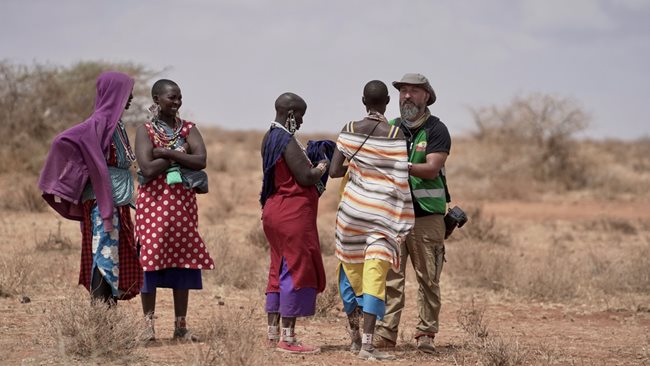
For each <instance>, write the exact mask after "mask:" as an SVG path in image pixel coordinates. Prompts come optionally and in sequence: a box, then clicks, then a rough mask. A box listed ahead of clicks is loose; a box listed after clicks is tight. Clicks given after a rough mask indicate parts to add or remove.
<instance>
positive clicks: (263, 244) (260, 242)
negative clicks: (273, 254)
mask: <svg viewBox="0 0 650 366" xmlns="http://www.w3.org/2000/svg"><path fill="white" fill-rule="evenodd" d="M246 241H247V242H248V244H251V245H252V246H254V247H256V248H260V249H263V250H264V251H266V252H268V251H269V241H268V240H267V239H266V234H264V228H262V225H261V224H260V223H256V224H255V226H253V227H252V228H251V229H250V231H249V232H248V234H246Z"/></svg>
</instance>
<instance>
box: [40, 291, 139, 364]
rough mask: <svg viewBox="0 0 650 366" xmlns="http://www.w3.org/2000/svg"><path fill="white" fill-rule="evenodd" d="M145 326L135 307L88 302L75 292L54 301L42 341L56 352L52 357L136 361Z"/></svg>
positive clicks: (45, 322) (98, 360) (86, 298)
mask: <svg viewBox="0 0 650 366" xmlns="http://www.w3.org/2000/svg"><path fill="white" fill-rule="evenodd" d="M146 327H147V325H146V322H145V320H144V317H143V316H142V314H140V312H139V311H138V310H136V309H135V308H128V307H126V306H119V305H118V306H112V307H109V306H108V305H107V303H105V302H102V301H94V302H92V303H91V301H90V299H89V297H88V296H81V295H80V294H79V293H78V292H70V293H68V294H66V296H65V298H64V299H62V300H60V301H57V302H55V303H54V304H53V305H52V307H51V308H50V309H49V311H48V313H47V316H46V318H45V319H44V324H43V330H44V335H45V337H46V339H45V343H47V344H49V345H51V346H53V347H51V349H52V350H53V352H58V354H55V355H54V356H56V357H60V358H62V359H69V358H73V359H82V360H84V361H89V362H90V361H94V362H100V361H101V362H107V361H122V362H127V361H129V362H134V361H137V360H138V359H139V358H140V357H141V356H142V355H141V354H140V352H139V351H138V347H139V346H140V345H142V344H143V341H142V339H143V336H144V334H145V330H146Z"/></svg>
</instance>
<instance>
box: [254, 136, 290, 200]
mask: <svg viewBox="0 0 650 366" xmlns="http://www.w3.org/2000/svg"><path fill="white" fill-rule="evenodd" d="M291 137H293V135H292V134H290V133H289V132H288V131H287V130H285V129H283V128H279V127H273V126H271V129H270V130H269V132H268V135H267V137H266V141H265V142H264V146H263V147H262V169H263V172H264V182H263V184H262V192H261V193H260V203H261V204H262V207H264V204H265V203H266V200H267V199H268V198H269V197H271V195H272V194H273V193H275V163H276V162H277V161H278V160H279V159H280V158H281V157H282V154H283V153H284V149H286V147H287V145H288V144H289V141H291Z"/></svg>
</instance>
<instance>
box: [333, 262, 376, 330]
mask: <svg viewBox="0 0 650 366" xmlns="http://www.w3.org/2000/svg"><path fill="white" fill-rule="evenodd" d="M339 294H340V295H341V300H342V301H343V310H345V313H346V314H348V315H350V314H352V312H353V311H354V309H356V308H357V307H359V308H360V309H361V310H362V311H363V312H364V313H368V314H374V315H376V316H377V319H378V320H382V319H383V318H384V315H385V314H386V302H385V301H384V300H382V299H378V298H376V297H375V296H373V295H370V294H366V293H364V294H362V295H361V296H357V295H356V294H355V293H354V289H353V288H352V285H351V284H350V280H349V279H348V275H347V274H346V273H345V271H344V270H343V268H339Z"/></svg>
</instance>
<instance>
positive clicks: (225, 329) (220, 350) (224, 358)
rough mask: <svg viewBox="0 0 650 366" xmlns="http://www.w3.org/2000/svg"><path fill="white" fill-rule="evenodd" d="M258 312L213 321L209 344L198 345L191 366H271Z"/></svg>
mask: <svg viewBox="0 0 650 366" xmlns="http://www.w3.org/2000/svg"><path fill="white" fill-rule="evenodd" d="M254 311H255V309H254V308H250V309H244V310H241V311H237V312H235V311H233V312H228V313H227V314H224V313H220V314H219V315H215V316H213V317H211V318H210V321H209V324H208V326H209V330H208V332H207V336H206V338H205V341H204V342H202V343H200V344H196V347H195V348H194V352H193V353H191V354H190V355H189V359H188V364H191V365H197V366H211V365H227V366H244V365H245V366H248V365H262V364H265V365H271V364H272V363H269V361H270V360H269V355H268V352H269V351H268V349H267V348H266V346H265V345H264V344H262V342H263V340H264V339H265V337H264V335H262V334H258V332H257V331H256V329H258V328H260V327H259V324H257V317H255V316H254Z"/></svg>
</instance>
